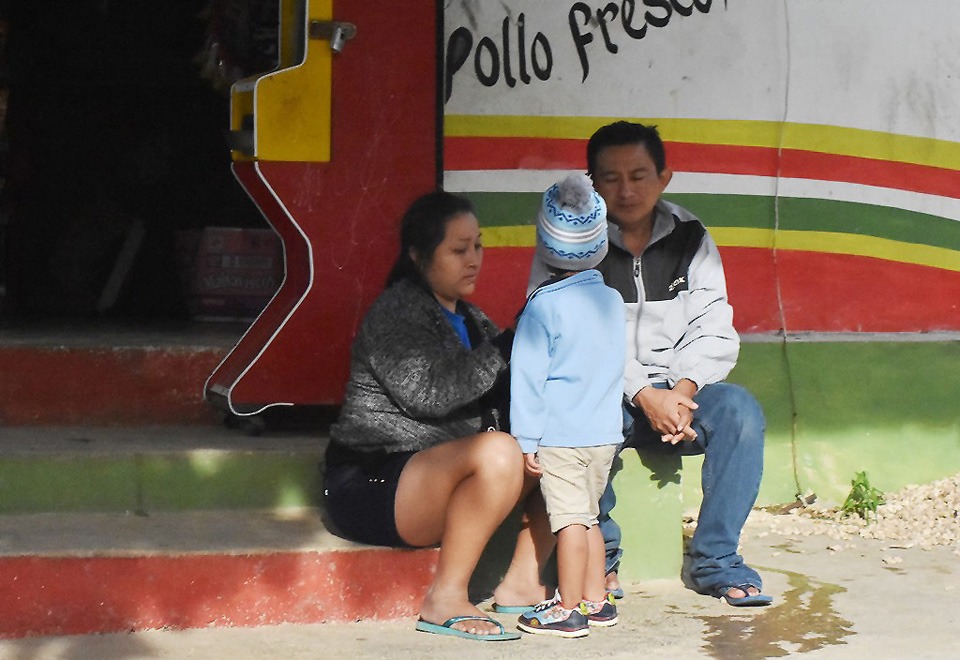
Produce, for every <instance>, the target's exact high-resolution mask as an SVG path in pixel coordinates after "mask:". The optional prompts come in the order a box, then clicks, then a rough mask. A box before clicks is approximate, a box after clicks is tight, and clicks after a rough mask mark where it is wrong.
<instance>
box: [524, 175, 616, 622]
mask: <svg viewBox="0 0 960 660" xmlns="http://www.w3.org/2000/svg"><path fill="white" fill-rule="evenodd" d="M606 213H607V211H606V205H605V204H604V202H603V199H602V198H601V197H600V196H599V195H597V193H596V192H595V191H594V190H593V187H592V185H591V183H590V179H588V178H587V176H586V175H584V174H577V175H571V176H569V177H567V178H566V179H564V180H563V181H562V182H560V183H558V184H555V185H554V186H552V187H551V188H550V189H549V190H547V191H546V193H544V196H543V204H542V205H541V208H540V213H539V217H538V222H537V248H536V249H537V254H538V256H539V257H540V258H541V259H542V260H543V262H544V263H545V264H546V265H547V266H548V267H549V268H550V269H551V272H552V274H553V277H551V278H550V279H548V280H547V281H546V282H544V283H543V284H541V285H540V287H538V288H537V289H536V290H535V291H534V292H533V293H531V294H530V297H529V298H528V299H527V303H526V305H525V306H524V308H523V311H522V312H521V314H520V318H519V320H518V321H517V330H516V336H515V338H514V343H513V352H512V358H511V361H510V369H511V377H510V397H511V400H510V419H511V433H512V434H513V435H514V436H515V437H516V438H517V441H518V442H519V443H520V448H521V449H522V450H523V453H524V467H525V469H526V471H527V472H528V473H529V474H531V475H534V476H540V477H541V479H540V488H541V491H542V492H543V496H544V499H545V500H546V504H547V514H548V516H549V518H550V528H551V530H552V531H553V533H554V534H556V535H557V568H558V576H559V583H560V584H559V589H558V591H557V595H556V596H555V597H554V598H553V599H551V600H547V601H544V602H542V603H540V604H539V605H537V606H536V607H534V608H533V609H532V610H530V611H529V612H526V613H524V614H522V615H521V616H520V619H519V621H518V626H519V628H520V629H521V630H524V631H526V632H529V633H536V634H551V635H559V636H562V637H582V636H584V635H587V634H588V633H589V632H590V630H589V626H590V625H600V626H612V625H614V624H616V622H617V608H616V605H614V603H613V599H612V598H610V597H609V595H608V594H607V592H606V589H605V587H604V547H603V537H602V535H601V533H600V528H599V527H598V526H597V515H598V509H599V507H598V502H599V500H600V495H601V494H602V493H603V490H604V488H605V487H606V484H607V477H608V476H609V473H610V466H611V464H612V462H613V458H614V455H615V452H616V448H617V445H618V444H620V442H622V440H623V436H622V431H621V426H622V413H621V404H622V399H623V367H624V360H625V350H626V349H625V340H624V336H625V335H624V332H625V323H626V321H625V316H624V304H623V298H621V296H620V294H619V293H617V292H616V291H615V290H614V289H611V288H609V287H607V286H606V285H605V284H604V283H603V277H602V276H601V275H600V273H599V271H597V270H593V268H594V267H595V266H596V265H597V264H599V263H600V260H601V259H603V257H604V255H605V254H606V253H607V218H606Z"/></svg>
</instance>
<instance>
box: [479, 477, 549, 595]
mask: <svg viewBox="0 0 960 660" xmlns="http://www.w3.org/2000/svg"><path fill="white" fill-rule="evenodd" d="M523 492H524V494H525V495H526V497H525V498H524V500H523V521H522V526H521V528H520V533H519V534H518V535H517V545H516V547H515V548H514V551H513V557H512V558H511V560H510V566H509V567H508V568H507V573H506V575H504V576H503V580H501V581H500V584H499V585H498V586H497V588H496V589H494V591H493V599H494V602H495V603H497V604H498V605H505V606H510V605H514V606H515V605H535V604H536V603H539V602H540V601H541V600H545V599H547V598H550V597H552V596H553V591H552V590H551V589H549V588H548V587H547V586H546V585H544V584H543V580H542V573H543V566H544V564H546V562H547V559H549V558H550V553H552V552H553V548H554V547H555V546H556V537H554V535H553V533H552V532H551V531H550V521H549V519H548V518H547V506H546V504H545V503H544V501H543V495H541V494H540V487H539V480H537V479H532V478H529V477H527V479H526V481H525V482H524V490H523Z"/></svg>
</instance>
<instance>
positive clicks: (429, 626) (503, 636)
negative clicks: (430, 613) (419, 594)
mask: <svg viewBox="0 0 960 660" xmlns="http://www.w3.org/2000/svg"><path fill="white" fill-rule="evenodd" d="M461 621H489V622H490V623H493V624H495V625H497V626H498V627H499V628H500V632H499V633H493V634H490V635H478V634H476V633H471V632H467V631H466V630H460V629H459V628H454V627H453V625H454V624H456V623H460V622H461ZM417 630H419V631H420V632H427V633H433V634H435V635H451V636H453V637H463V638H464V639H473V640H476V641H478V642H506V641H508V640H513V639H520V633H512V632H507V631H505V630H504V629H503V624H502V623H500V622H499V621H497V620H495V619H491V618H490V617H488V616H476V615H472V616H455V617H452V618H450V619H447V620H446V621H444V622H443V623H430V622H428V621H424V620H423V619H419V620H418V621H417Z"/></svg>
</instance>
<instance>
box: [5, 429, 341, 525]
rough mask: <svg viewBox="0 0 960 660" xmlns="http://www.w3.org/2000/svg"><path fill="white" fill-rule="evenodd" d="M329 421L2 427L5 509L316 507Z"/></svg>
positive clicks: (139, 510)
mask: <svg viewBox="0 0 960 660" xmlns="http://www.w3.org/2000/svg"><path fill="white" fill-rule="evenodd" d="M325 433H326V425H325V424H324V423H322V422H318V423H317V425H316V426H315V427H314V428H312V429H309V428H302V429H295V430H271V429H270V428H268V429H267V430H266V431H265V432H264V433H263V434H261V435H260V436H256V437H253V436H248V435H244V434H242V433H240V432H238V431H236V430H232V429H229V428H226V427H224V426H222V425H207V426H200V425H191V426H147V427H125V426H120V427H118V426H112V427H88V426H65V427H63V426H56V427H54V426H42V427H28V426H20V427H7V428H0V513H4V514H27V513H45V512H51V513H63V512H70V511H78V512H79V511H98V512H118V513H124V512H132V513H139V514H143V513H148V514H152V513H157V512H162V511H186V510H212V509H228V510H229V509H242V508H253V509H257V508H260V509H271V510H272V509H283V508H291V507H296V508H304V507H312V506H316V505H317V504H318V502H319V496H320V482H321V472H320V462H321V459H322V456H323V451H324V449H325V446H326V439H325V435H324V434H325Z"/></svg>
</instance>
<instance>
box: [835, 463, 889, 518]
mask: <svg viewBox="0 0 960 660" xmlns="http://www.w3.org/2000/svg"><path fill="white" fill-rule="evenodd" d="M850 485H851V486H853V488H851V489H850V494H849V495H847V499H846V500H845V501H844V503H843V506H842V507H840V510H841V511H842V512H843V515H844V516H849V515H850V514H851V513H855V514H857V515H858V516H860V517H861V518H863V519H864V520H868V517H869V515H870V513H871V512H872V513H873V514H874V515H876V513H877V507H878V506H880V505H881V504H883V493H882V492H881V491H879V490H877V489H876V488H874V487H873V486H871V485H870V479H868V478H867V473H866V472H857V474H856V476H855V477H854V478H853V480H852V481H851V482H850Z"/></svg>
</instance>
